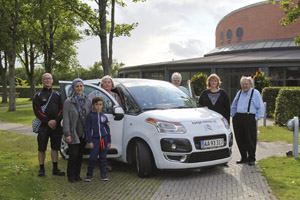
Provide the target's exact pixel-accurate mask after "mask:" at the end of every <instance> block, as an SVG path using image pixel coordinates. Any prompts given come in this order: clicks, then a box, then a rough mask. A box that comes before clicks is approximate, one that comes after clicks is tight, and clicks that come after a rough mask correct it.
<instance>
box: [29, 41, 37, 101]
mask: <svg viewBox="0 0 300 200" xmlns="http://www.w3.org/2000/svg"><path fill="white" fill-rule="evenodd" d="M29 56H30V58H29V59H30V62H29V64H30V71H29V70H28V72H29V73H28V77H29V80H30V88H31V98H30V99H31V100H33V97H34V95H35V93H36V88H35V78H34V63H35V62H34V61H35V55H34V47H33V44H32V42H30V54H29Z"/></svg>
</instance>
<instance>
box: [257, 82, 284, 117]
mask: <svg viewBox="0 0 300 200" xmlns="http://www.w3.org/2000/svg"><path fill="white" fill-rule="evenodd" d="M282 88H283V87H266V88H264V89H263V91H262V94H261V95H262V99H263V102H266V103H267V117H274V111H275V103H276V97H277V96H278V92H279V91H280V90H281V89H282Z"/></svg>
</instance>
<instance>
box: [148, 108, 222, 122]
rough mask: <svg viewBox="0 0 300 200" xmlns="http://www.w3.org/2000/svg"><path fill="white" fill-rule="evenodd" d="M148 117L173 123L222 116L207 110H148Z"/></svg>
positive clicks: (219, 117)
mask: <svg viewBox="0 0 300 200" xmlns="http://www.w3.org/2000/svg"><path fill="white" fill-rule="evenodd" d="M146 114H147V115H148V117H151V118H154V119H159V120H164V121H173V122H185V121H194V120H212V119H215V120H216V119H221V117H222V115H220V114H219V113H216V112H214V111H212V110H209V109H207V108H182V109H168V110H150V111H147V112H146Z"/></svg>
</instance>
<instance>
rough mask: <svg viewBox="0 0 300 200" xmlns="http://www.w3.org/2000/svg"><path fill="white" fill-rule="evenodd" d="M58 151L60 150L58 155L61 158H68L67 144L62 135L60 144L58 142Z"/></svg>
mask: <svg viewBox="0 0 300 200" xmlns="http://www.w3.org/2000/svg"><path fill="white" fill-rule="evenodd" d="M59 152H60V155H61V157H62V158H63V159H65V160H68V159H69V146H68V143H67V142H66V140H65V137H64V136H63V137H62V138H61V144H60V149H59Z"/></svg>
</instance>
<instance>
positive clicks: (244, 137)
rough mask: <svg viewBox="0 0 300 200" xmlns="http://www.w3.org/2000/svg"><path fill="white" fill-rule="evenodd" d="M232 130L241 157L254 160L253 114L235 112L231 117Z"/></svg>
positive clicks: (255, 137) (254, 126)
mask: <svg viewBox="0 0 300 200" xmlns="http://www.w3.org/2000/svg"><path fill="white" fill-rule="evenodd" d="M232 123H233V130H234V135H235V140H236V143H237V145H238V148H239V151H240V154H241V157H242V158H241V159H242V160H248V161H249V162H250V161H255V160H256V158H255V152H256V143H257V127H256V120H255V115H254V114H246V113H237V114H236V115H235V116H234V117H233V119H232Z"/></svg>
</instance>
